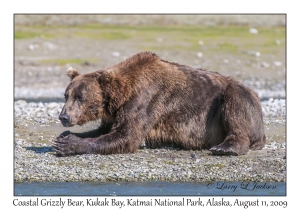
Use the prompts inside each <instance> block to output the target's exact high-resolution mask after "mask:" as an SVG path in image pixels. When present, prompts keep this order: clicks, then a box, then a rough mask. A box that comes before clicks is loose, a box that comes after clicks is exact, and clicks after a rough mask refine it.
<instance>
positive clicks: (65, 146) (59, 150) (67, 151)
mask: <svg viewBox="0 0 300 210" xmlns="http://www.w3.org/2000/svg"><path fill="white" fill-rule="evenodd" d="M81 143H82V139H81V138H79V137H77V136H75V135H74V134H69V135H67V136H63V135H60V136H59V137H57V138H56V140H55V142H54V145H53V149H54V150H55V151H56V155H57V156H59V157H65V156H70V155H77V154H82V152H81V151H80V150H81V149H80V148H81V146H80V145H81Z"/></svg>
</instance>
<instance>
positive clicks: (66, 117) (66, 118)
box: [59, 114, 70, 127]
mask: <svg viewBox="0 0 300 210" xmlns="http://www.w3.org/2000/svg"><path fill="white" fill-rule="evenodd" d="M59 120H60V121H61V123H62V124H63V126H65V127H67V126H68V124H69V123H70V116H69V115H67V114H60V115H59Z"/></svg>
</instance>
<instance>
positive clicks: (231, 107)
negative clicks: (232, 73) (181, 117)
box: [210, 81, 261, 155]
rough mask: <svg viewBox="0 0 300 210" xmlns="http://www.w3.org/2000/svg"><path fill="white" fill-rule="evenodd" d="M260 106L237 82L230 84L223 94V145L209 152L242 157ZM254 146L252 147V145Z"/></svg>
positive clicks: (249, 92) (248, 91)
mask: <svg viewBox="0 0 300 210" xmlns="http://www.w3.org/2000/svg"><path fill="white" fill-rule="evenodd" d="M259 109H261V108H260V105H259V104H258V102H257V99H256V97H255V95H254V93H253V92H252V91H251V90H250V89H248V88H246V87H244V86H243V85H241V84H238V83H237V82H234V81H233V82H230V83H229V84H228V85H227V87H226V89H225V91H224V92H223V101H222V108H221V113H222V122H223V126H224V130H225V133H226V134H225V136H226V137H225V140H224V142H223V143H221V144H219V145H216V146H213V147H212V148H211V149H210V150H211V151H212V153H213V154H217V155H244V154H246V153H247V152H248V151H249V149H250V145H251V144H253V143H251V139H253V132H255V131H254V130H255V129H254V126H255V124H257V122H259V121H260V116H259V114H257V113H259ZM253 146H254V145H253Z"/></svg>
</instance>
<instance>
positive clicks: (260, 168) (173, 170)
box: [14, 99, 286, 182]
mask: <svg viewBox="0 0 300 210" xmlns="http://www.w3.org/2000/svg"><path fill="white" fill-rule="evenodd" d="M262 106H263V114H264V118H265V127H266V133H267V145H266V146H265V148H264V149H262V150H260V151H250V152H249V153H248V154H247V155H244V156H238V157H236V156H229V157H227V156H213V155H211V153H210V152H209V151H208V150H202V151H186V150H178V149H176V148H162V149H148V148H143V149H140V150H138V151H137V152H136V153H134V154H122V155H107V156H105V155H80V156H72V157H64V158H58V157H56V156H55V152H54V151H53V150H52V147H51V144H52V143H51V141H52V140H53V139H54V138H55V137H56V136H57V135H58V134H59V133H61V132H63V131H64V129H65V128H63V127H62V125H60V122H59V120H58V117H57V116H58V114H59V113H60V110H61V108H62V107H63V103H55V102H51V103H42V102H40V103H34V102H30V103H27V102H26V101H24V100H18V101H15V143H14V147H15V149H14V151H15V166H14V168H15V171H14V175H15V181H17V182H24V181H31V182H44V181H47V182H57V181H64V182H65V181H101V182H107V181H148V180H160V181H184V182H208V181H217V180H222V181H245V180H248V181H261V182H263V181H266V182H271V181H275V182H284V181H285V180H286V150H285V148H286V144H285V135H284V132H282V131H281V130H285V100H284V99H280V100H279V99H275V100H274V99H269V100H267V101H263V102H262ZM97 124H98V123H97V122H92V123H89V124H87V125H85V126H83V127H77V126H75V127H76V128H73V130H74V131H76V132H78V131H79V132H82V131H85V130H91V129H94V128H96V127H97ZM275 131H277V132H275ZM141 148H142V147H141Z"/></svg>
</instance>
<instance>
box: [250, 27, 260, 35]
mask: <svg viewBox="0 0 300 210" xmlns="http://www.w3.org/2000/svg"><path fill="white" fill-rule="evenodd" d="M249 33H250V34H258V30H257V29H256V28H250V29H249Z"/></svg>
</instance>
